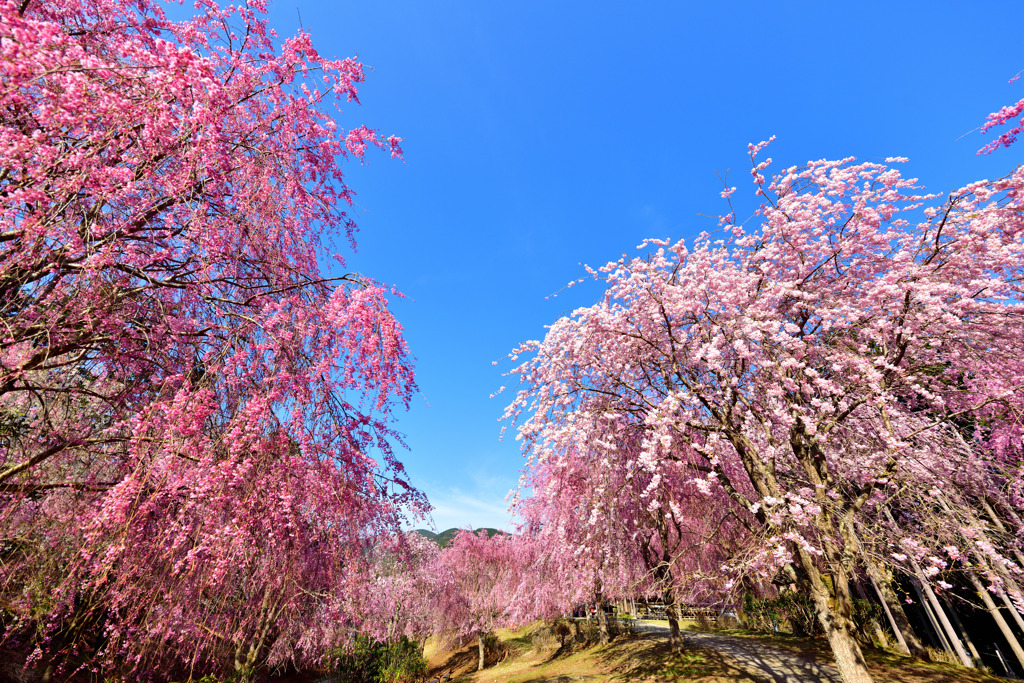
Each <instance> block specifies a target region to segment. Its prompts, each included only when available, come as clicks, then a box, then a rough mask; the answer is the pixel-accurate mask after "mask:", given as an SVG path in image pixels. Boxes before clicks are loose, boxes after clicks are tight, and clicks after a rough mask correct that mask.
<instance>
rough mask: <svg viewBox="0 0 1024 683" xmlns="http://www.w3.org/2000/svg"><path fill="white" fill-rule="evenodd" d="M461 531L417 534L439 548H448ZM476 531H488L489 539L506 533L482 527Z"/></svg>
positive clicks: (449, 530) (423, 531)
mask: <svg viewBox="0 0 1024 683" xmlns="http://www.w3.org/2000/svg"><path fill="white" fill-rule="evenodd" d="M459 531H461V529H459V528H452V529H446V530H444V531H442V532H441V533H439V534H435V533H434V532H433V531H428V530H427V529H416V530H415V533H417V534H419V535H420V536H423V537H424V538H427V539H430V540H431V541H433V542H434V543H436V544H437V546H438V547H439V548H447V547H448V546H449V545H450V544H451V542H452V539H453V538H455V534H457V533H459ZM474 531H486V532H487V537H488V538H490V537H491V536H494V535H495V534H504V533H505V532H504V531H499V530H497V529H492V528H490V527H481V528H479V529H474Z"/></svg>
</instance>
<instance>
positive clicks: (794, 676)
mask: <svg viewBox="0 0 1024 683" xmlns="http://www.w3.org/2000/svg"><path fill="white" fill-rule="evenodd" d="M636 630H637V631H640V632H641V633H659V634H666V635H667V634H668V624H664V625H662V624H652V623H649V622H648V623H639V624H636ZM682 633H683V643H684V645H685V646H686V647H700V648H705V649H708V650H714V651H716V652H720V653H721V654H723V655H725V656H726V657H728V658H729V660H730V661H731V662H732V663H733V664H734V665H735V666H736V667H738V668H740V669H742V670H743V671H745V672H746V673H747V674H748V675H749V676H750V677H751V678H754V679H756V680H758V681H765V682H766V683H805V682H806V683H817V682H818V681H827V682H828V683H841V681H842V679H841V678H840V677H839V670H838V669H836V666H835V664H832V663H825V662H818V661H815V660H811V659H807V658H805V657H801V656H799V655H796V654H793V653H792V652H787V651H786V650H782V649H780V648H777V647H772V646H771V645H768V644H766V643H763V642H760V641H757V640H752V639H749V638H738V637H736V636H726V635H721V634H718V633H701V632H698V631H683V632H682Z"/></svg>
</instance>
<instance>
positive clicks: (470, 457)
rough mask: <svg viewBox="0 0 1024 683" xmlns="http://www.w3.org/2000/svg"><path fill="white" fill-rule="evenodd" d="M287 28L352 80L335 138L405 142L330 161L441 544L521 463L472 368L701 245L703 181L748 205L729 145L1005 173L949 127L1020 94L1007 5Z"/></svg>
mask: <svg viewBox="0 0 1024 683" xmlns="http://www.w3.org/2000/svg"><path fill="white" fill-rule="evenodd" d="M300 14H301V20H302V24H303V26H304V27H305V28H306V29H307V30H309V31H310V32H311V34H312V37H313V41H314V44H315V45H316V46H317V49H318V50H319V51H320V52H321V53H322V54H325V55H327V56H338V57H343V56H352V55H356V54H358V56H359V58H360V59H361V60H362V61H363V62H364V63H365V64H366V65H367V66H369V67H372V69H373V71H371V72H369V74H368V80H367V83H366V84H365V85H364V87H363V88H362V90H361V98H362V101H363V104H362V105H360V106H356V105H349V106H347V107H346V108H345V112H344V114H343V115H342V116H341V117H340V119H339V123H340V125H341V126H343V127H346V128H350V127H355V126H358V125H361V124H366V125H368V126H370V127H372V128H376V129H379V130H381V131H382V132H383V133H385V134H396V135H399V136H401V137H403V138H404V139H405V143H404V148H405V152H406V155H405V160H404V162H401V161H390V160H388V159H387V157H386V156H385V155H383V154H380V155H376V156H373V155H371V156H369V157H368V163H367V164H365V165H363V166H360V165H357V164H350V165H349V166H348V169H347V173H348V179H349V183H350V185H351V187H352V188H353V189H354V190H355V191H356V193H357V194H358V196H357V202H358V205H357V206H356V207H355V208H354V209H353V215H354V217H355V218H356V220H357V222H358V223H359V226H360V233H359V235H358V241H359V253H358V254H357V255H355V256H351V257H349V265H350V267H352V268H354V269H357V270H359V271H361V272H363V273H365V274H366V275H368V276H370V277H373V278H375V279H377V280H379V281H383V282H387V283H390V284H393V285H395V286H396V287H397V288H399V289H400V290H402V291H403V292H404V293H405V294H406V295H407V297H408V298H407V299H405V300H403V301H398V302H396V303H395V304H394V307H393V308H394V310H395V312H396V314H397V315H398V317H399V319H400V320H401V322H402V323H403V325H404V326H405V329H406V334H407V339H408V341H409V344H410V346H411V348H412V352H413V354H414V355H415V356H416V358H417V363H416V367H417V379H418V382H419V386H420V389H421V392H422V393H421V395H420V396H418V397H417V398H416V400H415V402H414V404H413V407H412V409H411V410H410V411H409V413H407V414H403V415H402V416H401V417H400V419H399V422H398V425H397V427H398V429H400V430H401V431H402V432H404V433H405V434H406V435H407V443H408V445H409V450H408V451H406V452H404V453H402V454H401V458H402V460H403V461H404V462H405V463H406V466H407V468H408V470H409V473H410V476H411V478H412V481H413V483H414V484H416V485H417V486H418V487H419V488H420V489H421V490H423V491H424V492H426V494H427V495H428V496H429V498H430V500H431V501H432V502H433V504H434V505H435V506H436V510H435V513H434V519H435V521H436V525H437V528H438V530H443V529H445V528H448V527H452V526H466V525H472V526H474V527H479V526H497V527H504V526H506V525H507V522H508V519H509V517H508V515H507V513H505V507H506V503H505V500H504V499H505V495H506V493H508V491H509V490H510V489H511V488H513V487H514V486H515V485H516V481H517V479H518V473H519V469H520V467H521V466H522V462H523V458H522V456H521V454H520V452H519V449H518V443H517V442H516V441H515V440H514V439H513V438H511V436H509V437H507V438H506V439H505V441H504V442H499V439H498V436H499V430H500V424H499V422H498V418H499V417H500V415H501V413H502V410H503V408H504V406H505V404H506V402H507V400H508V398H510V393H509V392H510V391H511V390H513V389H514V383H510V381H509V379H508V378H506V377H503V376H502V374H501V373H502V371H503V369H507V368H508V366H509V364H508V363H507V362H505V363H499V365H498V366H497V367H495V366H493V365H492V361H495V360H499V359H502V358H504V357H505V356H506V355H507V354H508V353H509V351H510V350H511V349H512V348H513V347H514V346H515V345H516V344H517V343H518V342H520V341H522V340H524V339H534V338H540V337H542V336H543V334H544V325H545V324H548V323H550V322H552V321H554V320H555V319H557V318H558V317H559V316H561V315H564V314H566V313H568V312H570V311H571V310H572V309H573V308H574V307H576V306H579V305H584V304H588V303H590V302H592V301H594V300H596V298H597V297H598V290H597V289H595V288H594V287H593V286H589V287H579V288H574V289H572V290H569V291H564V290H563V287H564V286H565V284H566V283H567V282H568V281H570V280H573V279H575V278H578V277H580V276H582V275H583V269H582V267H581V265H580V264H581V263H589V264H591V265H595V266H597V265H600V264H603V263H604V262H606V261H608V260H611V259H616V258H618V257H619V256H620V255H622V254H623V253H630V254H632V253H634V252H635V249H636V246H637V245H638V244H639V243H640V242H641V241H642V240H643V239H644V238H646V237H680V236H681V237H688V238H689V237H692V236H693V235H696V234H697V233H699V232H700V231H701V230H704V229H712V228H713V227H714V223H715V221H714V219H712V218H709V217H708V216H709V215H717V214H718V213H722V212H725V211H726V209H725V207H724V203H723V202H722V200H721V199H720V197H719V194H718V193H719V192H720V191H721V189H722V185H721V182H720V181H719V179H718V177H717V176H716V170H717V171H718V172H719V173H724V172H725V171H726V170H727V169H731V170H730V171H729V178H730V183H729V184H730V185H737V186H739V188H740V189H739V191H738V192H737V195H736V197H737V198H738V197H740V196H741V195H743V194H744V193H746V195H747V197H748V198H749V197H750V190H749V189H748V187H749V186H748V181H749V175H748V170H749V168H750V165H749V161H748V159H747V156H746V150H747V143H748V142H757V141H760V140H763V139H766V138H768V137H769V136H771V135H776V136H777V141H776V142H775V143H774V144H773V145H772V146H771V148H770V151H769V155H770V156H772V157H773V158H774V159H775V160H776V164H777V165H779V166H788V165H794V164H801V163H803V162H806V161H807V160H810V159H820V158H823V157H825V158H838V157H845V156H856V157H857V158H859V159H864V160H867V159H877V160H882V159H884V158H885V157H887V156H907V157H910V160H911V161H910V163H909V164H908V165H907V166H906V167H905V171H904V172H905V174H906V175H910V176H916V177H919V178H920V179H921V181H922V182H923V183H924V184H925V185H926V186H927V187H928V188H929V189H930V190H933V191H949V190H952V189H955V188H956V187H958V186H960V185H963V184H965V183H967V182H970V181H972V180H976V179H979V178H986V177H987V178H991V177H996V176H999V175H1002V174H1004V173H1006V172H1007V171H1009V170H1010V169H1011V168H1012V167H1013V166H1014V165H1016V164H1017V163H1019V162H1020V161H1021V158H1020V150H1021V149H1022V148H1021V147H1020V146H1018V147H1017V148H1016V149H1011V150H1002V151H1000V152H998V153H996V154H993V155H991V156H988V157H978V156H975V154H974V152H975V150H977V149H978V148H979V147H981V146H982V145H983V144H984V143H985V142H986V141H987V138H983V137H982V136H980V135H979V134H978V133H977V132H974V133H971V131H972V130H973V129H975V128H977V127H978V126H979V125H980V124H981V123H982V122H983V121H984V118H985V115H986V114H987V113H988V112H990V111H993V110H995V109H998V108H999V107H1001V106H1003V105H1005V104H1009V103H1011V102H1015V101H1016V100H1018V99H1020V98H1021V97H1024V79H1022V80H1021V81H1018V82H1017V83H1016V84H1013V85H1010V84H1008V83H1007V81H1008V80H1009V79H1010V78H1012V77H1013V76H1014V75H1015V74H1016V73H1017V72H1018V71H1020V70H1021V69H1024V55H1022V53H1021V51H1020V49H1019V48H1020V26H1021V25H1024V22H1022V20H1024V5H1021V4H1020V3H1010V2H997V3H984V2H974V3H972V4H971V6H970V9H968V8H967V5H966V3H943V2H919V3H892V2H884V3H882V2H874V3H873V2H859V3H829V2H820V1H819V2H814V3H765V2H758V3H737V2H733V3H701V4H696V3H682V2H653V1H652V2H644V3H624V2H601V1H591V2H586V3H584V2H558V1H557V0H547V1H545V2H535V1H532V0H520V1H519V2H515V3H512V2H499V1H498V0H464V1H462V2H455V1H447V0H429V1H428V0H408V1H402V2H398V1H391V0H377V1H366V0H363V1H362V2H349V1H347V0H344V1H339V0H333V1H313V0H309V1H307V0H275V2H274V3H273V4H272V7H271V24H272V25H273V26H274V27H275V28H276V29H277V30H278V32H279V33H280V34H281V35H290V34H292V33H293V32H294V31H295V30H296V29H297V28H298V23H299V15H300ZM556 293H560V294H559V296H557V297H555V296H552V295H554V294H556ZM502 385H509V391H507V392H506V393H505V394H503V395H501V396H499V397H497V398H495V399H490V398H489V396H490V395H491V394H492V393H494V392H495V391H496V390H497V389H498V388H499V387H500V386H502Z"/></svg>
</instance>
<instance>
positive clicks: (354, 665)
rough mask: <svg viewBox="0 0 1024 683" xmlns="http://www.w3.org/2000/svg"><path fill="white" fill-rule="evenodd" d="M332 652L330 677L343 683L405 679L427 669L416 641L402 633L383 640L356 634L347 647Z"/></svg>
mask: <svg viewBox="0 0 1024 683" xmlns="http://www.w3.org/2000/svg"><path fill="white" fill-rule="evenodd" d="M335 656H336V658H337V663H336V664H335V666H334V671H333V672H332V673H333V675H332V676H331V678H332V680H336V681H339V682H341V681H344V682H345V683H407V682H409V681H416V680H419V679H420V678H421V677H422V675H423V674H424V673H426V671H427V661H426V660H425V659H424V658H423V653H422V652H421V651H420V647H419V645H418V644H417V643H415V642H414V641H412V640H409V639H408V638H406V637H405V636H402V637H401V638H399V639H398V640H393V641H390V642H386V643H382V642H379V641H376V640H374V639H372V638H368V637H367V636H356V638H355V639H354V640H353V641H352V645H351V646H350V647H348V648H345V649H344V650H341V651H339V652H337V653H336V655H335Z"/></svg>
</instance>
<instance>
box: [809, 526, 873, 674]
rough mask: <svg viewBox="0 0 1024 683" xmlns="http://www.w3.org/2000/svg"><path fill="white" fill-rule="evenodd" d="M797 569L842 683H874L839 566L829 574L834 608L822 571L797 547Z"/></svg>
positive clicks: (847, 585) (848, 591)
mask: <svg viewBox="0 0 1024 683" xmlns="http://www.w3.org/2000/svg"><path fill="white" fill-rule="evenodd" d="M797 555H798V557H799V560H800V567H801V568H802V569H803V570H804V573H805V574H806V576H807V579H808V581H809V582H810V587H809V588H810V593H811V601H812V602H813V603H814V611H815V615H816V616H817V618H818V623H820V624H821V628H822V629H823V630H824V632H825V637H826V638H828V642H829V645H831V646H832V654H833V656H835V658H836V668H838V669H839V675H840V676H842V678H843V681H845V683H873V682H874V679H873V678H872V677H871V673H870V672H869V671H868V665H867V662H866V661H864V653H863V652H861V649H860V644H859V643H858V642H857V632H856V629H855V627H854V625H853V618H852V615H853V602H852V600H851V599H850V584H849V581H848V580H847V578H846V573H845V572H844V571H843V569H842V568H841V567H840V568H838V569H837V570H836V572H835V573H834V574H833V575H832V583H833V586H834V587H835V608H833V607H832V605H831V604H830V601H829V593H828V588H827V587H826V586H825V582H824V581H823V580H822V576H821V572H819V571H818V567H817V565H816V564H815V562H814V558H813V557H812V556H811V554H810V553H808V552H807V551H806V550H804V549H803V548H800V547H799V546H798V547H797Z"/></svg>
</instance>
